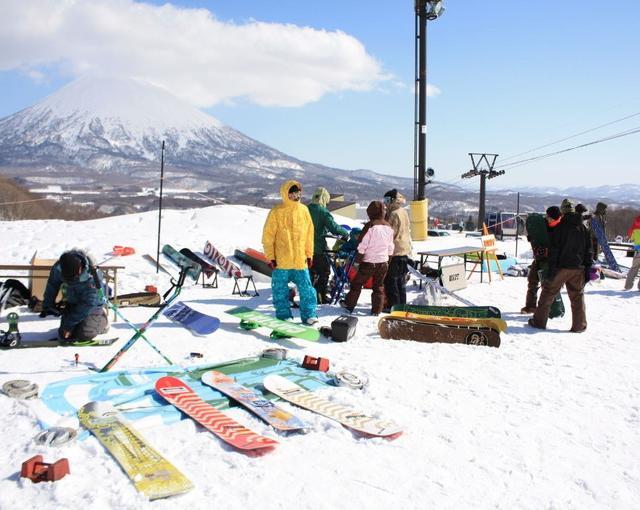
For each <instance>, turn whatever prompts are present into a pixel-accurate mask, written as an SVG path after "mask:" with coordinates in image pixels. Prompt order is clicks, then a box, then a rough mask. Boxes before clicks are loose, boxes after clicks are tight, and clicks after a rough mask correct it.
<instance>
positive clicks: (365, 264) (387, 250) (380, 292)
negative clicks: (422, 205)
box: [340, 201, 395, 315]
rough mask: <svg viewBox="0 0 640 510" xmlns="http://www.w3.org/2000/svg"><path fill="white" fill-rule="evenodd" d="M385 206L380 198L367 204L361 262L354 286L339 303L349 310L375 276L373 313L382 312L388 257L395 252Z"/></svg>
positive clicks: (360, 253) (372, 301) (359, 259)
mask: <svg viewBox="0 0 640 510" xmlns="http://www.w3.org/2000/svg"><path fill="white" fill-rule="evenodd" d="M384 213H385V207H384V203H382V202H380V201H375V202H371V203H370V204H369V206H368V207H367V216H369V222H368V223H367V224H366V225H365V227H364V230H363V231H362V240H361V241H360V244H359V245H358V255H357V256H356V261H357V262H359V263H360V266H359V267H358V274H356V276H355V278H354V279H353V281H352V282H351V289H350V290H349V293H348V294H347V297H346V298H345V299H344V300H341V301H340V306H342V307H343V308H345V309H346V310H347V311H348V312H349V313H351V312H353V309H354V308H355V307H356V304H357V303H358V298H359V297H360V291H361V290H362V286H363V285H364V284H365V283H366V281H367V280H368V279H369V278H372V279H373V284H372V286H371V289H372V291H373V293H372V294H371V315H379V314H380V312H381V311H382V308H383V306H384V277H385V276H386V274H387V270H388V269H389V257H391V255H393V250H394V246H395V245H394V243H393V228H391V225H390V224H389V223H388V222H387V221H385V219H384Z"/></svg>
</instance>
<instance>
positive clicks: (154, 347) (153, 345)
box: [108, 303, 175, 365]
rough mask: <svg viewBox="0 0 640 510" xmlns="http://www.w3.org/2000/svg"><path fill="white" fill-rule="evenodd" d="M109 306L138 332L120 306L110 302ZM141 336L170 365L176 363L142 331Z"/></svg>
mask: <svg viewBox="0 0 640 510" xmlns="http://www.w3.org/2000/svg"><path fill="white" fill-rule="evenodd" d="M108 306H109V308H111V309H112V310H113V312H114V313H115V314H116V315H117V316H118V317H119V318H120V319H122V320H123V321H124V322H125V323H126V324H127V325H128V326H130V327H131V328H132V329H133V330H134V331H136V332H138V328H136V325H135V324H134V323H133V322H131V321H130V320H129V319H127V318H126V317H125V316H124V315H122V313H121V312H120V310H119V309H118V307H117V306H116V305H114V304H113V303H109V305H108ZM140 337H141V338H142V339H143V340H144V341H145V342H147V345H148V346H149V347H151V348H152V349H153V350H154V351H156V352H157V353H158V354H159V355H160V356H161V357H162V358H163V359H164V360H165V361H166V362H167V363H168V364H169V365H174V364H175V363H174V362H173V361H171V360H170V359H169V358H168V357H167V356H165V355H164V354H163V353H162V352H161V351H160V349H158V347H156V345H155V344H154V343H153V342H151V340H149V339H148V338H147V337H146V336H145V335H144V333H142V334H141V335H140Z"/></svg>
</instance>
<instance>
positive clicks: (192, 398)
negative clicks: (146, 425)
mask: <svg viewBox="0 0 640 510" xmlns="http://www.w3.org/2000/svg"><path fill="white" fill-rule="evenodd" d="M155 388H156V392H157V393H158V394H159V395H160V396H161V397H162V398H164V399H165V400H166V401H167V402H169V403H170V404H173V405H174V406H175V407H177V408H178V409H179V410H180V411H182V412H183V413H184V414H186V415H187V416H189V417H190V418H191V419H193V420H194V421H196V422H197V423H199V424H200V425H202V426H203V427H204V428H206V429H207V430H208V431H209V432H212V433H213V434H215V435H216V436H217V437H218V438H220V439H222V440H223V441H224V442H225V443H227V444H229V445H231V446H233V447H234V448H237V449H238V450H240V451H244V452H245V453H248V452H252V451H253V452H254V453H264V452H267V451H271V450H273V448H274V447H275V446H276V445H277V444H278V442H277V441H275V440H274V439H271V438H269V437H265V436H261V435H260V434H256V433H255V432H253V431H252V430H249V429H248V428H246V427H245V426H244V425H242V424H241V423H238V422H237V421H235V420H234V419H233V418H231V417H229V416H227V415H226V414H224V413H223V412H222V411H219V410H218V409H216V408H215V407H213V406H212V405H211V404H208V403H207V402H205V401H204V400H202V398H200V396H198V394H197V393H196V392H195V391H193V390H192V389H191V388H190V387H189V386H187V385H186V384H185V383H184V382H182V381H181V380H180V379H178V378H177V377H171V376H165V377H161V378H160V379H158V380H157V381H156V385H155Z"/></svg>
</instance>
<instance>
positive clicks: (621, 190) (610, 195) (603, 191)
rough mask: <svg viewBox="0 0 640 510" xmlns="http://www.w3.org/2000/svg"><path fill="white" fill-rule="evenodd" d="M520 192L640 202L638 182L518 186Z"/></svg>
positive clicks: (612, 201) (625, 202)
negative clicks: (599, 184)
mask: <svg viewBox="0 0 640 510" xmlns="http://www.w3.org/2000/svg"><path fill="white" fill-rule="evenodd" d="M519 191H520V192H521V193H522V192H524V193H535V194H538V195H545V194H546V195H557V196H563V197H572V198H580V199H583V200H588V201H594V200H595V201H604V202H606V203H607V204H636V205H638V204H640V184H617V185H616V184H607V185H604V186H594V187H587V186H573V187H570V188H564V189H558V188H552V187H524V188H519Z"/></svg>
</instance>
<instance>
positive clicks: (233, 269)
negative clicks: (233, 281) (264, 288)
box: [204, 241, 242, 278]
mask: <svg viewBox="0 0 640 510" xmlns="http://www.w3.org/2000/svg"><path fill="white" fill-rule="evenodd" d="M204 254H205V255H206V256H207V257H209V258H210V259H211V260H213V261H214V262H215V263H216V264H218V265H219V266H220V269H222V271H223V272H224V273H225V274H226V275H227V276H228V277H229V278H233V277H236V278H239V277H240V276H242V270H241V269H240V267H238V266H237V265H236V264H234V263H233V262H231V261H230V260H228V259H227V258H226V257H225V256H224V255H223V254H222V253H220V252H219V251H218V250H217V249H216V248H215V246H213V244H211V243H210V242H209V241H207V242H206V244H205V245H204Z"/></svg>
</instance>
